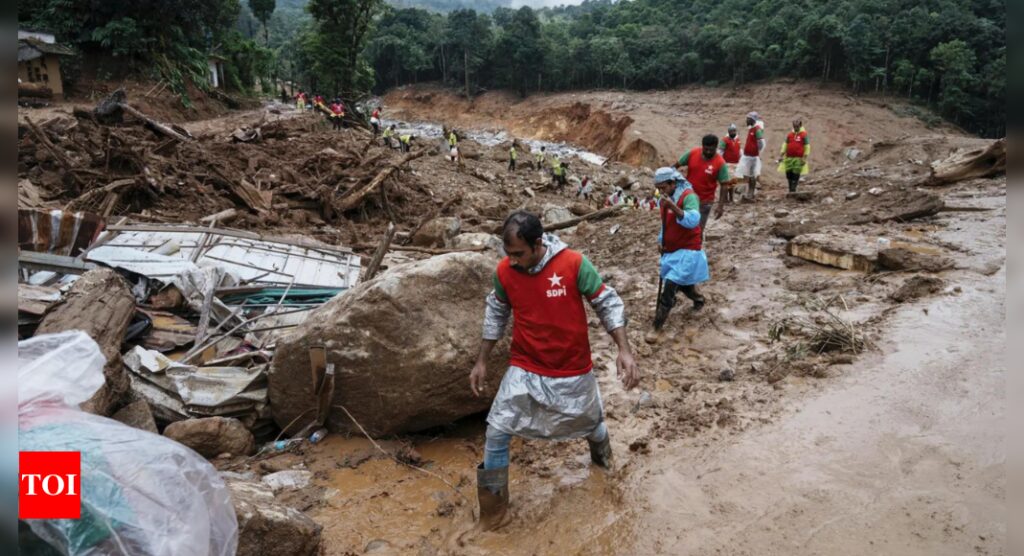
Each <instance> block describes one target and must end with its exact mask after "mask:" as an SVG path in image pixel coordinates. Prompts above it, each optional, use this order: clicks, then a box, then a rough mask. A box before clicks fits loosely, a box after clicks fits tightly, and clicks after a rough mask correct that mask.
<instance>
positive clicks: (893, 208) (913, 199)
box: [846, 189, 946, 224]
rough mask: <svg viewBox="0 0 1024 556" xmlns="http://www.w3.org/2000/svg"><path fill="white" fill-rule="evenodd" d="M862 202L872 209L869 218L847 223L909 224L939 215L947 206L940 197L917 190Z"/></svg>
mask: <svg viewBox="0 0 1024 556" xmlns="http://www.w3.org/2000/svg"><path fill="white" fill-rule="evenodd" d="M860 202H862V203H865V204H866V206H867V207H869V208H870V209H871V210H870V211H869V212H868V216H867V217H854V218H847V219H846V221H847V223H849V224H865V223H867V222H889V221H896V222H907V221H909V220H913V219H915V218H924V217H926V216H931V215H933V214H938V212H939V211H940V210H942V209H943V207H945V206H946V203H945V202H944V201H943V200H942V198H941V197H939V196H938V195H934V194H932V193H928V192H927V191H918V190H916V189H910V190H907V191H892V192H889V193H886V194H885V195H883V196H881V197H878V198H875V199H867V198H865V199H861V201H860Z"/></svg>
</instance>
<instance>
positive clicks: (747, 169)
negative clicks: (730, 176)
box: [736, 112, 766, 201]
mask: <svg viewBox="0 0 1024 556" xmlns="http://www.w3.org/2000/svg"><path fill="white" fill-rule="evenodd" d="M765 145H766V143H765V139H764V122H763V121H761V116H760V115H758V113H757V112H751V113H749V114H747V140H746V141H745V142H744V143H743V154H742V155H741V156H740V162H739V164H738V165H736V177H737V178H739V179H743V178H747V194H746V195H744V196H743V199H744V200H746V201H753V200H755V198H756V195H757V178H759V177H760V176H761V151H763V150H764V148H765Z"/></svg>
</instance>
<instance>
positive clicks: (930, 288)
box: [889, 276, 946, 303]
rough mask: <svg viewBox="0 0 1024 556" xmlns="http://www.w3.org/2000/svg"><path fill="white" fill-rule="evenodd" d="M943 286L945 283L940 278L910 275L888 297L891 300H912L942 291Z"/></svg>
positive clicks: (901, 301) (902, 301) (900, 301)
mask: <svg viewBox="0 0 1024 556" xmlns="http://www.w3.org/2000/svg"><path fill="white" fill-rule="evenodd" d="M945 286H946V283H945V282H944V281H942V279H940V278H936V277H934V276H912V277H911V278H909V279H908V280H907V281H906V282H904V283H903V285H902V286H900V288H899V289H898V290H896V291H895V292H893V293H892V295H890V296H889V297H891V298H892V300H893V301H897V302H899V303H904V302H907V301H913V300H915V299H917V298H919V297H924V296H926V295H931V294H934V293H938V292H940V291H942V288H944V287H945Z"/></svg>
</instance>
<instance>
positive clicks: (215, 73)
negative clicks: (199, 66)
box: [207, 54, 226, 89]
mask: <svg viewBox="0 0 1024 556" xmlns="http://www.w3.org/2000/svg"><path fill="white" fill-rule="evenodd" d="M225 61H226V59H225V58H224V57H223V56H218V55H216V54H210V56H209V57H208V59H207V64H208V67H209V72H208V74H209V76H210V86H211V87H213V88H214V89H223V88H224V62H225Z"/></svg>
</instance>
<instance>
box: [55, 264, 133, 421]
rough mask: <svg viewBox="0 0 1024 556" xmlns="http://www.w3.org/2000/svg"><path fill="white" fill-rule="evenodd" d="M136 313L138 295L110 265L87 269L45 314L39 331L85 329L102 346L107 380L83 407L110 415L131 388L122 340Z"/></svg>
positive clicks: (121, 402) (92, 411) (96, 412)
mask: <svg viewBox="0 0 1024 556" xmlns="http://www.w3.org/2000/svg"><path fill="white" fill-rule="evenodd" d="M134 314H135V297H134V296H133V295H132V292H131V290H130V289H129V288H128V283H127V282H126V281H125V280H124V278H122V277H121V276H120V275H119V274H117V273H116V272H114V271H113V270H110V269H105V268H104V269H96V270H92V271H89V272H86V273H85V274H83V275H82V277H81V278H79V279H78V280H77V281H75V284H74V285H73V286H72V287H71V291H69V292H68V294H67V295H66V296H65V298H64V299H63V300H62V301H61V302H59V303H58V304H57V305H54V306H53V307H52V308H51V309H50V311H49V312H48V313H47V314H46V316H45V317H43V320H42V321H41V322H40V323H39V328H38V329H36V334H51V333H55V332H65V331H68V330H81V331H83V332H85V333H86V334H88V335H89V336H90V337H92V339H93V340H95V341H96V343H97V344H99V346H100V350H101V351H102V352H103V356H104V357H106V359H107V363H106V365H104V367H103V375H104V377H105V378H106V381H105V383H104V385H103V387H102V388H100V389H99V390H98V391H97V392H96V394H94V395H93V397H92V398H90V399H89V401H87V402H86V403H85V404H84V405H83V408H84V409H86V410H87V411H89V412H91V413H95V414H97V415H103V416H105V417H109V416H110V415H112V414H113V413H114V412H115V411H117V410H118V409H119V408H120V407H121V406H122V405H124V403H126V402H127V401H128V400H127V396H128V393H129V390H130V384H129V381H128V375H127V374H126V373H125V370H124V365H123V364H122V362H121V343H122V342H124V335H125V332H126V331H127V329H128V323H130V322H131V320H132V315H134Z"/></svg>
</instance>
